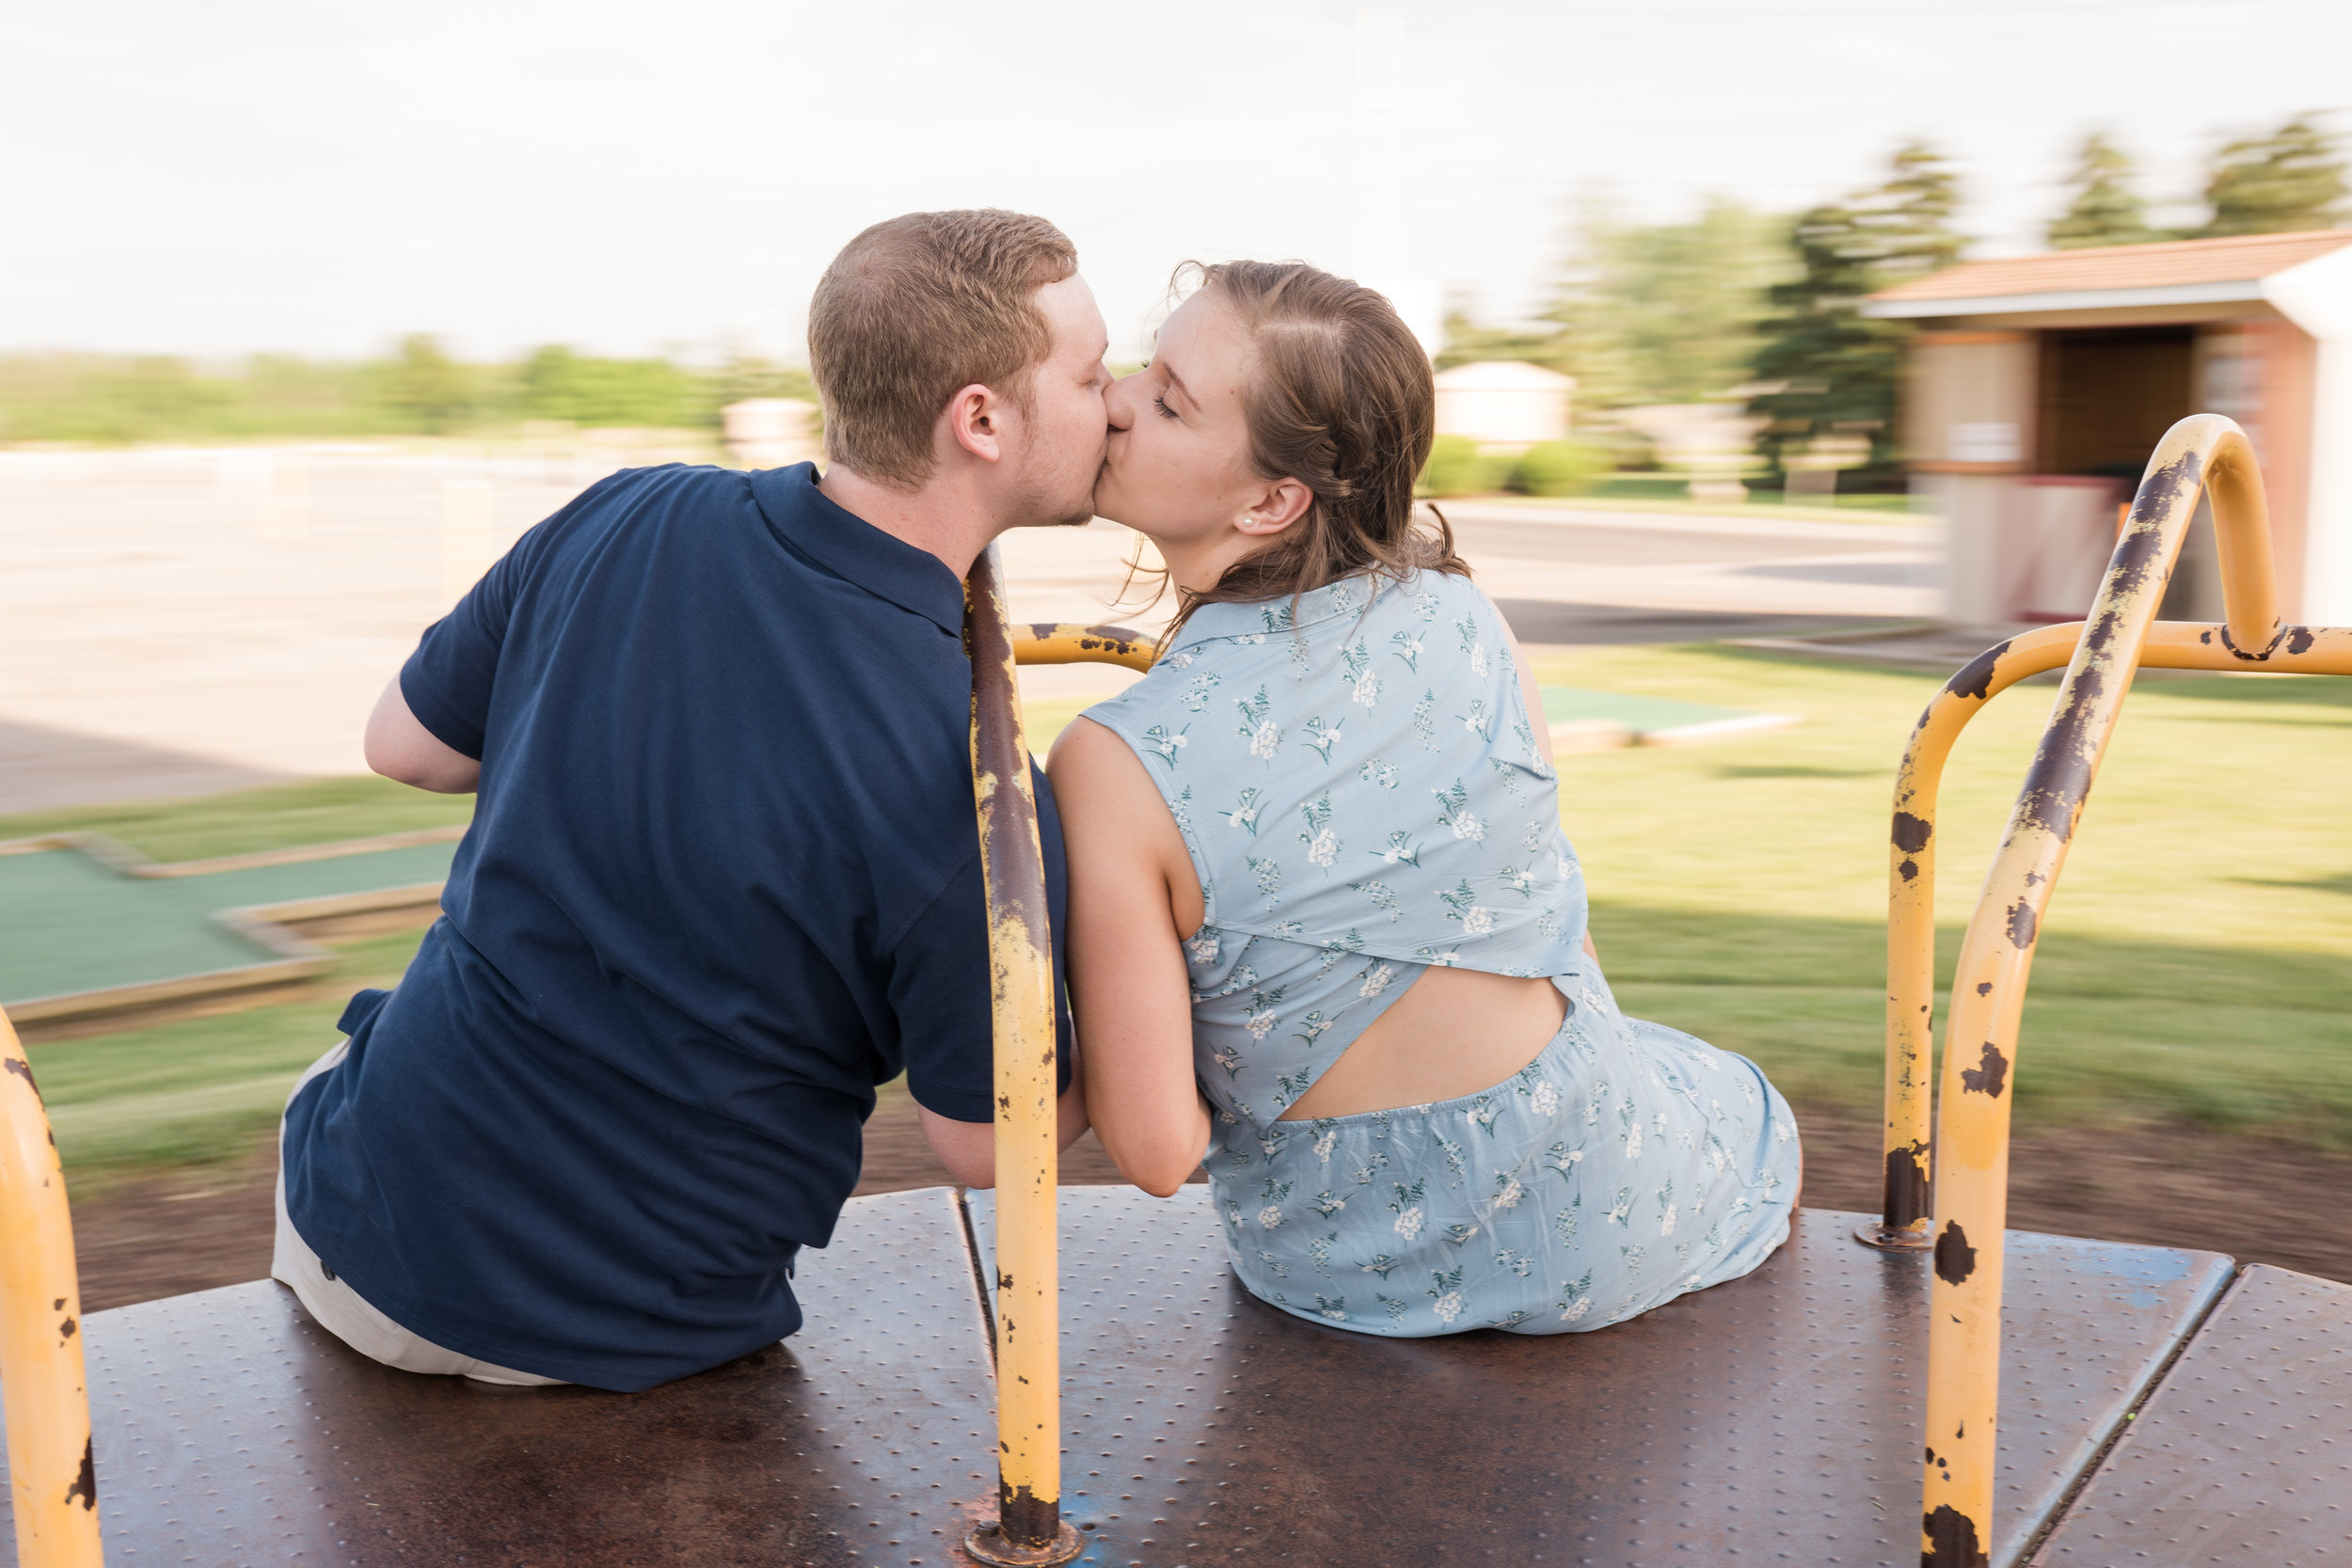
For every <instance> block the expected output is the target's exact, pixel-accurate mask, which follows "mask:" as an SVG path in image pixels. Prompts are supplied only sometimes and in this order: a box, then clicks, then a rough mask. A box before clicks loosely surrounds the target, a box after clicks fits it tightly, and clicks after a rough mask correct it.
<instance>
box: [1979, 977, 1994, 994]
mask: <svg viewBox="0 0 2352 1568" xmlns="http://www.w3.org/2000/svg"><path fill="white" fill-rule="evenodd" d="M1977 994H1978V995H1979V996H1990V995H1992V994H1993V982H1992V981H1990V980H1979V981H1978V982H1977Z"/></svg>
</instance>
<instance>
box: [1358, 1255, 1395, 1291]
mask: <svg viewBox="0 0 2352 1568" xmlns="http://www.w3.org/2000/svg"><path fill="white" fill-rule="evenodd" d="M1403 1261H1405V1259H1402V1258H1391V1257H1390V1256H1389V1255H1388V1254H1387V1253H1385V1252H1376V1253H1375V1254H1373V1255H1372V1256H1371V1257H1370V1258H1367V1259H1364V1260H1363V1261H1362V1262H1360V1263H1359V1264H1357V1265H1356V1267H1357V1268H1358V1269H1359V1270H1361V1271H1362V1272H1363V1273H1365V1274H1376V1275H1379V1276H1380V1277H1381V1278H1383V1279H1386V1278H1388V1277H1389V1271H1390V1270H1391V1269H1393V1268H1395V1267H1396V1266H1397V1265H1398V1264H1399V1263H1402V1262H1403ZM1381 1299H1382V1300H1384V1301H1385V1300H1387V1299H1388V1298H1387V1297H1385V1296H1383V1297H1382V1298H1381Z"/></svg>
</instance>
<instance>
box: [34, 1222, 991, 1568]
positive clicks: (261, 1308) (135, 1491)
mask: <svg viewBox="0 0 2352 1568" xmlns="http://www.w3.org/2000/svg"><path fill="white" fill-rule="evenodd" d="M801 1256H802V1259H803V1261H802V1264H801V1270H800V1277H799V1280H798V1281H797V1282H796V1283H797V1286H798V1289H799V1290H800V1291H801V1295H802V1299H803V1302H804V1303H805V1304H806V1307H807V1315H808V1322H807V1326H806V1327H805V1328H804V1329H803V1330H802V1331H801V1332H800V1333H799V1334H796V1335H794V1336H793V1337H792V1338H790V1339H788V1340H787V1341H785V1342H784V1343H783V1344H781V1345H778V1346H775V1347H773V1348H771V1349H770V1350H767V1351H763V1352H761V1353H759V1354H755V1355H751V1356H747V1357H745V1358H744V1359H743V1360H741V1361H738V1362H735V1363H733V1364H731V1365H729V1366H726V1367H723V1368H720V1369H717V1370H713V1371H709V1372H706V1373H704V1374H702V1375H701V1376H699V1377H693V1378H688V1379H686V1380H684V1381H682V1382H679V1383H675V1384H672V1385H670V1386H667V1387H663V1388H657V1389H653V1390H651V1391H649V1392H646V1393H643V1394H608V1393H603V1392H599V1391H596V1390H592V1389H582V1388H548V1389H506V1388H493V1387H489V1386H485V1385H481V1384H469V1383H467V1382H465V1381H464V1380H462V1379H458V1378H445V1377H419V1376H416V1375H413V1374H410V1373H406V1372H397V1371H392V1370H389V1369H387V1368H383V1367H379V1366H377V1365H376V1364H374V1363H373V1362H371V1361H369V1360H367V1359H365V1358H364V1357H362V1356H360V1355H358V1354H355V1353H353V1352H352V1351H350V1350H348V1349H346V1348H344V1347H343V1346H342V1344H341V1343H340V1342H338V1341H336V1340H334V1339H332V1338H329V1337H328V1336H327V1335H326V1334H325V1333H323V1332H322V1331H321V1330H319V1329H318V1328H317V1327H315V1326H314V1325H313V1324H312V1323H310V1320H309V1319H308V1318H307V1317H306V1316H305V1315H304V1314H303V1312H302V1309H301V1308H300V1307H297V1306H295V1305H294V1299H293V1296H292V1295H291V1293H290V1292H288V1291H285V1290H284V1289H283V1288H282V1287H280V1286H277V1285H273V1284H269V1283H266V1282H264V1283H261V1284H255V1285H240V1286H233V1287H231V1288H230V1289H227V1290H221V1291H203V1292H200V1293H199V1294H196V1295H188V1296H180V1297H175V1298H171V1299H167V1300H164V1301H156V1302H150V1303H147V1304H145V1305H143V1306H138V1307H122V1308H119V1309H118V1310H116V1311H111V1312H102V1313H99V1314H97V1315H95V1316H94V1317H92V1318H91V1319H90V1320H89V1321H88V1323H87V1325H86V1326H87V1337H88V1341H89V1357H90V1373H91V1377H90V1389H91V1394H92V1396H93V1399H92V1402H93V1404H94V1406H95V1415H96V1426H97V1433H98V1438H97V1441H98V1482H99V1505H100V1512H101V1516H102V1519H103V1527H104V1530H105V1543H106V1554H107V1560H108V1561H109V1562H110V1563H113V1564H115V1565H117V1568H125V1565H135V1564H139V1563H170V1564H175V1565H178V1564H194V1565H197V1568H262V1565H265V1564H272V1565H274V1564H279V1563H300V1564H303V1565H306V1568H330V1565H345V1564H358V1565H365V1568H374V1565H378V1564H389V1563H401V1564H407V1565H430V1568H444V1565H449V1564H482V1565H485V1568H487V1565H491V1564H496V1565H498V1568H517V1565H529V1568H606V1565H608V1564H624V1563H647V1564H653V1563H660V1564H664V1565H672V1564H691V1565H697V1568H700V1565H709V1568H718V1565H721V1564H724V1565H726V1568H736V1565H739V1564H747V1563H776V1564H786V1563H789V1564H794V1565H799V1564H822V1565H826V1568H832V1565H835V1564H841V1565H847V1564H861V1565H867V1568H873V1565H888V1564H892V1563H921V1564H924V1565H926V1568H930V1565H936V1564H940V1563H944V1562H948V1561H951V1560H952V1559H950V1558H949V1556H948V1553H949V1550H950V1547H949V1545H948V1543H949V1542H951V1541H952V1540H955V1539H959V1538H961V1534H962V1532H963V1531H964V1529H965V1528H969V1526H970V1525H971V1523H972V1522H973V1519H974V1517H975V1513H974V1510H975V1509H976V1508H977V1510H979V1511H981V1512H984V1513H993V1490H994V1482H995V1465H993V1463H992V1458H993V1456H992V1453H991V1439H992V1432H993V1426H994V1408H993V1387H992V1377H991V1373H990V1370H989V1362H988V1345H987V1339H986V1335H985V1331H984V1328H983V1325H982V1323H981V1322H980V1316H979V1313H978V1310H977V1287H976V1285H975V1283H974V1277H973V1270H972V1262H971V1254H970V1250H969V1248H968V1246H967V1244H966V1243H965V1239H964V1232H963V1226H962V1222H961V1217H960V1216H959V1215H958V1213H957V1212H956V1209H955V1200H954V1197H953V1196H952V1195H951V1194H950V1193H948V1192H947V1191H946V1189H944V1188H931V1189H929V1190H927V1191H923V1192H914V1193H899V1194H891V1195H888V1196H881V1197H868V1198H859V1199H855V1200H853V1201H852V1202H851V1204H850V1208H849V1211H848V1212H846V1213H845V1214H844V1215H843V1218H842V1223H841V1227H840V1230H839V1232H838V1233H837V1235H836V1237H835V1240H834V1244H833V1245H832V1246H831V1247H829V1248H827V1249H826V1250H824V1251H822V1252H815V1251H810V1252H803V1254H802V1255H801ZM5 1533H6V1532H5V1530H4V1529H0V1534H5ZM9 1560H12V1559H9Z"/></svg>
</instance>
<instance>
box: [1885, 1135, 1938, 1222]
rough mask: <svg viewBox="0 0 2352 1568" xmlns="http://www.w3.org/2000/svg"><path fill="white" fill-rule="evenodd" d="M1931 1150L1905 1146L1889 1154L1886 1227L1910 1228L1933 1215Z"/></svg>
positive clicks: (1910, 1145) (1924, 1147)
mask: <svg viewBox="0 0 2352 1568" xmlns="http://www.w3.org/2000/svg"><path fill="white" fill-rule="evenodd" d="M1927 1153H1928V1146H1927V1145H1925V1144H1923V1143H1910V1144H1905V1145H1904V1146H1903V1147H1902V1148H1890V1149H1888V1150H1887V1151H1886V1195H1885V1196H1886V1212H1885V1216H1884V1217H1885V1221H1886V1227H1887V1228H1888V1229H1889V1230H1901V1229H1905V1228H1907V1227H1909V1226H1911V1225H1912V1224H1913V1223H1914V1222H1915V1221H1917V1220H1923V1219H1926V1218H1927V1217H1928V1214H1929V1212H1930V1211H1929V1192H1928V1166H1927Z"/></svg>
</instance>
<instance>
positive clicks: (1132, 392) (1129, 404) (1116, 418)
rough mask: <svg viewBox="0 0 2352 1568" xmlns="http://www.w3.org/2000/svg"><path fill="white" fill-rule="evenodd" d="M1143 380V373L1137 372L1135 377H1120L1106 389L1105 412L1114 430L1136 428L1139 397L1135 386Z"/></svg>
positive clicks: (1104, 394) (1104, 395)
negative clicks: (1137, 400)
mask: <svg viewBox="0 0 2352 1568" xmlns="http://www.w3.org/2000/svg"><path fill="white" fill-rule="evenodd" d="M1142 379H1143V372H1141V371H1137V372H1136V373H1135V374H1133V375H1122V376H1120V378H1119V379H1118V380H1117V381H1114V382H1112V383H1111V384H1110V386H1109V387H1108V388H1105V389H1104V393H1103V412H1104V414H1106V415H1107V416H1109V418H1110V421H1111V428H1112V429H1113V430H1128V429H1132V428H1133V427H1134V425H1135V422H1136V395H1137V394H1136V388H1135V384H1136V382H1137V381H1140V380H1142Z"/></svg>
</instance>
